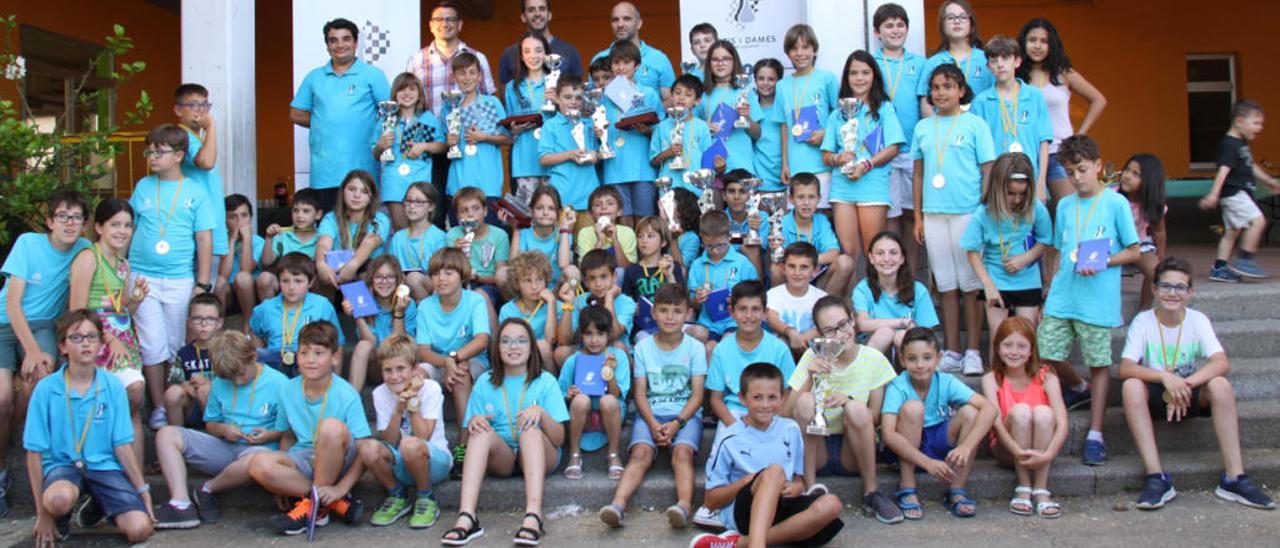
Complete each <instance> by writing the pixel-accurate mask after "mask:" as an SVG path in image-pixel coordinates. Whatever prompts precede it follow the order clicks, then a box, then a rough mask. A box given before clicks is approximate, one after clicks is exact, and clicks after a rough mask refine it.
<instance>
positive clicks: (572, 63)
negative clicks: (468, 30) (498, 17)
mask: <svg viewBox="0 0 1280 548" xmlns="http://www.w3.org/2000/svg"><path fill="white" fill-rule="evenodd" d="M520 20H521V21H523V22H524V27H525V30H527V31H528V32H531V33H536V34H541V35H542V37H543V38H546V39H547V43H548V44H551V51H548V52H547V53H549V54H550V53H554V54H557V55H559V56H560V60H561V63H560V72H561V73H562V74H566V75H569V76H573V77H574V78H581V77H582V56H581V55H579V54H578V48H576V47H574V45H573V44H570V43H568V42H565V41H564V40H561V39H559V38H556V37H555V36H552V35H551V0H521V2H520ZM519 64H520V42H519V41H516V43H515V44H512V45H510V46H508V47H507V49H506V50H504V51H503V52H502V57H501V58H500V59H498V83H501V84H506V83H507V82H510V81H511V80H512V79H513V78H515V77H516V67H517V66H519Z"/></svg>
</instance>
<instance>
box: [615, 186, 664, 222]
mask: <svg viewBox="0 0 1280 548" xmlns="http://www.w3.org/2000/svg"><path fill="white" fill-rule="evenodd" d="M613 187H614V188H616V189H618V192H619V193H620V194H622V214H623V215H633V216H636V217H647V216H649V215H654V214H656V212H655V208H656V207H657V202H658V187H656V186H654V184H653V181H633V182H630V183H618V184H616V185H613Z"/></svg>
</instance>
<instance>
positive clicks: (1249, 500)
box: [1213, 474, 1276, 510]
mask: <svg viewBox="0 0 1280 548" xmlns="http://www.w3.org/2000/svg"><path fill="white" fill-rule="evenodd" d="M1213 494H1214V495H1217V496H1218V498H1220V499H1222V500H1229V501H1231V502H1238V503H1240V504H1243V505H1245V506H1249V507H1251V508H1261V509H1263V510H1271V509H1273V508H1275V507H1276V502H1275V501H1273V500H1271V497H1268V496H1267V494H1266V493H1265V492H1263V491H1262V490H1261V489H1258V487H1257V486H1256V485H1254V484H1253V481H1252V480H1250V479H1249V475H1248V474H1240V475H1239V476H1237V477H1236V480H1235V481H1227V475H1226V474H1223V475H1222V481H1220V482H1218V488H1217V489H1216V490H1214V492H1213Z"/></svg>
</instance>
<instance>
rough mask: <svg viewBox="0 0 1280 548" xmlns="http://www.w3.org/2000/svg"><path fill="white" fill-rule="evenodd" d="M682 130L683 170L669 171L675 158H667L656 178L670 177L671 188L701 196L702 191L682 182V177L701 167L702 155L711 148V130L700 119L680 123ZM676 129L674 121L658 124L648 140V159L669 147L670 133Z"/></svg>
mask: <svg viewBox="0 0 1280 548" xmlns="http://www.w3.org/2000/svg"><path fill="white" fill-rule="evenodd" d="M681 125H682V126H683V128H684V129H683V130H681V132H682V133H681V139H682V141H681V143H683V147H684V152H683V153H682V154H681V156H683V157H684V164H685V166H686V167H685V169H682V170H674V169H671V162H673V161H675V158H669V159H667V161H665V162H663V163H662V167H660V168H658V177H670V178H671V181H672V182H673V183H674V184H675V186H673V187H672V188H684V189H688V190H689V191H690V192H693V193H694V194H695V195H698V196H702V189H700V188H697V187H694V186H693V185H691V184H689V183H686V182H685V181H684V175H685V174H686V173H689V172H691V171H693V170H695V169H698V168H701V167H702V154H703V153H704V152H706V151H707V148H709V147H711V130H710V129H709V128H708V127H707V123H706V122H705V121H703V120H702V119H700V118H695V117H692V116H691V117H689V118H686V119H685V120H684V121H683V122H681ZM675 127H676V122H675V119H673V118H667V119H665V120H663V121H661V122H659V123H658V125H657V126H656V127H654V128H653V135H651V136H650V140H649V159H650V160H653V159H654V158H656V157H657V156H658V154H659V153H661V152H663V151H665V150H667V149H668V148H670V147H671V132H672V130H674V129H675Z"/></svg>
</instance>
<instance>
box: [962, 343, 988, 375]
mask: <svg viewBox="0 0 1280 548" xmlns="http://www.w3.org/2000/svg"><path fill="white" fill-rule="evenodd" d="M961 361H963V362H964V375H965V376H966V377H978V376H981V375H982V373H983V370H982V354H979V353H978V351H977V350H972V349H971V350H966V351H965V353H964V358H963V360H961Z"/></svg>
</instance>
